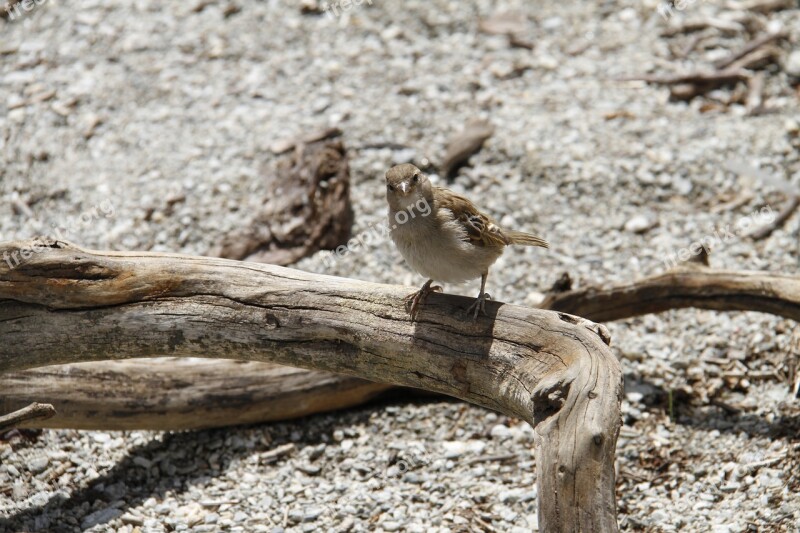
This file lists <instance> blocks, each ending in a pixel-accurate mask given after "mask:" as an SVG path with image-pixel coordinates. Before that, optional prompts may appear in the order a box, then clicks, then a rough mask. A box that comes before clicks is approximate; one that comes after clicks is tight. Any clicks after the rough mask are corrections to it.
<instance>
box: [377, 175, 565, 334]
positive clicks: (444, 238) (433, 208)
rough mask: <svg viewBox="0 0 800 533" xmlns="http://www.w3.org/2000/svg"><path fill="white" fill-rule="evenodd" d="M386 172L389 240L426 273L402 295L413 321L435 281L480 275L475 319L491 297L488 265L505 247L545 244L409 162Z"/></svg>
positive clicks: (457, 280)
mask: <svg viewBox="0 0 800 533" xmlns="http://www.w3.org/2000/svg"><path fill="white" fill-rule="evenodd" d="M385 177H386V201H387V203H388V205H389V212H388V216H389V233H390V236H391V238H392V241H394V244H395V246H396V247H397V249H398V250H399V251H400V254H401V255H402V256H403V258H404V259H405V261H406V263H408V265H409V266H410V267H411V268H412V269H413V270H415V271H416V272H418V273H419V274H422V275H423V276H425V277H426V278H428V281H427V282H425V284H424V285H423V286H422V288H421V289H420V290H418V291H416V292H413V293H411V294H409V295H408V296H407V297H406V299H405V302H406V310H407V311H408V313H409V314H410V315H411V320H412V321H414V320H415V319H416V317H417V314H418V312H419V308H420V306H421V305H422V304H423V303H424V302H425V299H426V298H427V297H428V295H429V294H430V293H432V292H441V291H442V287H440V286H438V285H433V282H434V281H440V282H444V283H455V284H461V283H464V282H466V281H469V280H472V279H476V278H478V277H480V278H481V289H480V293H479V294H478V298H477V299H476V300H475V301H474V303H473V304H472V305H470V306H469V308H468V309H467V311H466V312H467V315H469V314H470V313H473V317H472V318H473V320H477V318H478V315H479V314H486V309H485V306H486V300H489V299H491V297H490V296H489V295H488V294H487V293H486V279H487V278H488V276H489V267H491V266H492V265H493V264H494V263H495V261H497V259H498V258H499V257H500V256H501V255H503V251H504V250H505V247H506V246H510V245H521V246H540V247H543V248H548V247H549V245H548V244H547V241H545V240H544V239H542V238H540V237H537V236H536V235H532V234H530V233H524V232H522V231H515V230H511V229H505V228H501V227H500V226H499V225H498V224H497V223H496V222H495V221H494V220H493V219H492V218H491V217H490V216H488V215H486V214H485V213H483V212H482V211H480V210H479V209H478V208H477V207H476V206H475V204H473V203H472V202H471V201H470V200H469V199H468V198H466V197H465V196H462V195H460V194H458V193H455V192H453V191H451V190H448V189H445V188H443V187H437V186H435V185H433V184H432V183H431V182H430V180H429V179H428V176H427V175H425V174H424V173H423V172H422V171H421V170H420V169H419V168H417V167H416V166H414V165H413V164H410V163H404V164H401V165H396V166H393V167H392V168H390V169H389V170H388V171H387V172H386V176H385Z"/></svg>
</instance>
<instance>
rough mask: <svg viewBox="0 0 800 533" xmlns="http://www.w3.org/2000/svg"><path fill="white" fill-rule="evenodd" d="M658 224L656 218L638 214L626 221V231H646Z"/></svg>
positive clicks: (638, 232) (639, 232)
mask: <svg viewBox="0 0 800 533" xmlns="http://www.w3.org/2000/svg"><path fill="white" fill-rule="evenodd" d="M655 225H656V221H655V219H651V218H650V217H648V216H646V215H636V216H634V217H633V218H631V219H630V220H628V221H627V222H626V223H625V231H629V232H631V233H637V234H641V233H646V232H647V231H648V230H650V229H652V228H653V227H654V226H655Z"/></svg>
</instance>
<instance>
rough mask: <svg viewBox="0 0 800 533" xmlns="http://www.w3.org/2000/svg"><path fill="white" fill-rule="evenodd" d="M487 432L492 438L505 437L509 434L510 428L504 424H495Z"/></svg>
mask: <svg viewBox="0 0 800 533" xmlns="http://www.w3.org/2000/svg"><path fill="white" fill-rule="evenodd" d="M489 434H490V435H491V436H492V438H494V439H507V438H508V437H510V436H511V430H510V429H508V426H506V425H504V424H495V426H494V427H492V430H491V431H490V432H489Z"/></svg>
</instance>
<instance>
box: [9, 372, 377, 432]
mask: <svg viewBox="0 0 800 533" xmlns="http://www.w3.org/2000/svg"><path fill="white" fill-rule="evenodd" d="M389 388H391V386H390V385H386V384H382V383H373V382H370V381H365V380H363V379H358V378H354V377H350V376H343V375H339V374H331V373H329V372H320V371H318V370H304V369H301V368H291V367H287V366H281V365H275V364H272V363H259V362H254V361H235V360H223V359H187V358H174V359H173V358H171V359H164V360H158V361H152V360H147V359H129V360H126V361H99V362H94V363H75V364H70V365H53V366H45V367H41V368H34V369H31V370H26V371H24V372H10V373H8V374H2V375H0V391H3V393H2V396H0V413H8V412H11V411H15V410H17V409H19V408H20V407H21V406H22V405H27V404H29V403H31V401H28V400H26V398H29V397H35V398H39V399H41V398H46V399H47V401H48V402H50V403H51V404H52V405H54V406H55V407H56V411H57V412H58V414H57V416H54V417H51V418H46V419H42V418H36V419H31V420H26V421H24V422H23V423H19V424H17V425H18V426H19V427H35V428H72V429H104V430H115V429H156V430H179V429H205V428H213V427H223V426H231V425H239V424H254V423H258V422H271V421H276V420H287V419H290V418H300V417H302V416H307V415H311V414H314V413H323V412H327V411H334V410H336V409H344V408H347V407H352V406H355V405H361V404H363V403H365V402H367V401H369V400H370V399H372V398H374V397H375V396H376V395H377V394H380V393H381V392H383V391H385V390H387V389H389Z"/></svg>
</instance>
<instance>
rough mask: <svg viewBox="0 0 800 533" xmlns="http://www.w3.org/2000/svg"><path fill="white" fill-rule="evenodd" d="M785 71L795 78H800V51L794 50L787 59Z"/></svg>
mask: <svg viewBox="0 0 800 533" xmlns="http://www.w3.org/2000/svg"><path fill="white" fill-rule="evenodd" d="M783 70H784V71H786V74H788V75H789V76H791V77H793V78H800V50H794V51H793V52H792V53H790V54H789V55H788V56H787V57H786V62H785V63H784V64H783Z"/></svg>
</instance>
